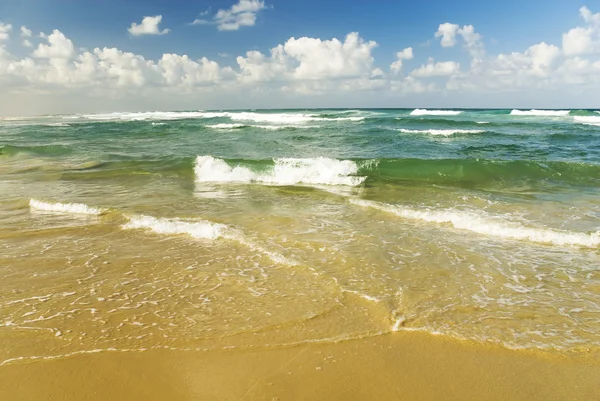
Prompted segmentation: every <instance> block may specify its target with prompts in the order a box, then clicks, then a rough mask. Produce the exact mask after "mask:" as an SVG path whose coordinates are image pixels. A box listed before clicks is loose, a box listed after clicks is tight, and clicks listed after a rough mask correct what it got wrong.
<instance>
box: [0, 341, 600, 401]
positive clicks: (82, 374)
mask: <svg viewBox="0 0 600 401" xmlns="http://www.w3.org/2000/svg"><path fill="white" fill-rule="evenodd" d="M598 372H600V356H599V355H597V354H581V353H579V354H572V353H570V354H567V353H542V352H539V351H535V352H534V351H514V350H509V349H506V348H503V347H498V346H491V345H482V344H477V343H471V342H465V341H457V340H453V339H450V338H448V337H443V336H432V335H430V334H426V333H421V332H399V333H391V334H387V335H383V336H379V337H373V338H368V339H362V340H352V341H345V342H341V343H335V344H331V343H329V344H307V345H301V346H296V347H291V348H279V349H257V350H251V351H248V350H246V351H240V350H227V351H207V352H187V351H168V350H164V351H145V352H103V353H97V354H86V355H79V356H74V357H68V358H64V359H57V360H47V361H37V362H26V363H25V362H23V363H15V364H8V365H5V366H3V367H0V399H1V400H13V401H17V400H77V401H82V400H103V401H104V400H144V401H149V400H545V401H548V400H586V401H587V400H597V399H600V375H599V374H598Z"/></svg>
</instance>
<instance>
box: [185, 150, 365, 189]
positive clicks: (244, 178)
mask: <svg viewBox="0 0 600 401" xmlns="http://www.w3.org/2000/svg"><path fill="white" fill-rule="evenodd" d="M273 162H274V164H273V165H272V166H269V167H268V168H267V169H265V170H263V171H255V170H252V169H250V168H249V167H245V166H241V165H237V166H231V165H229V164H228V163H227V162H226V161H225V160H223V159H218V158H215V157H212V156H198V157H197V158H196V166H195V168H194V172H195V175H196V181H197V182H232V183H253V182H255V183H264V184H270V185H296V184H313V185H314V184H317V185H346V186H356V185H359V184H361V183H362V182H364V180H365V179H366V177H358V176H356V174H357V173H358V169H359V167H358V165H357V164H356V163H355V162H353V161H351V160H335V159H329V158H325V157H317V158H307V159H295V158H278V159H273Z"/></svg>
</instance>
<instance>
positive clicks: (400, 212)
mask: <svg viewBox="0 0 600 401" xmlns="http://www.w3.org/2000/svg"><path fill="white" fill-rule="evenodd" d="M350 202H351V203H352V204H354V205H357V206H362V207H370V208H374V209H377V210H381V211H383V212H387V213H392V214H395V215H396V216H399V217H402V218H405V219H411V220H421V221H426V222H430V223H437V224H450V225H451V226H452V227H454V228H457V229H460V230H467V231H471V232H474V233H477V234H482V235H489V236H493V237H499V238H506V239H516V240H527V241H531V242H539V243H547V244H554V245H559V246H580V247H587V248H595V247H598V246H599V245H600V231H596V232H595V233H590V234H587V233H578V232H570V231H561V230H554V229H549V228H531V227H526V226H524V225H522V224H520V223H515V222H511V221H503V220H500V219H494V218H492V216H486V215H483V214H476V213H474V212H466V211H459V210H453V209H447V210H432V209H424V210H418V209H413V208H409V207H405V206H399V205H389V204H385V203H380V202H374V201H368V200H363V199H351V200H350Z"/></svg>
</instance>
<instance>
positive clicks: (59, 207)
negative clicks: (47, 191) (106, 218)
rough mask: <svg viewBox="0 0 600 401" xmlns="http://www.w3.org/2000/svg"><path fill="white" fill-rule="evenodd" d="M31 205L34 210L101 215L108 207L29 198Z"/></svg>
mask: <svg viewBox="0 0 600 401" xmlns="http://www.w3.org/2000/svg"><path fill="white" fill-rule="evenodd" d="M29 207H30V208H31V209H33V210H39V211H44V212H54V213H64V214H87V215H94V216H99V215H101V214H104V213H106V209H100V208H95V207H90V206H87V205H84V204H83V203H59V202H56V203H50V202H42V201H39V200H36V199H30V200H29Z"/></svg>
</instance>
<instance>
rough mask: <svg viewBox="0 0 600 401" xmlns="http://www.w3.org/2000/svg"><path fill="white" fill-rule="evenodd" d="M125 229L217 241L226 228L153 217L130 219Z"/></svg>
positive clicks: (218, 225)
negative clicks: (184, 235)
mask: <svg viewBox="0 0 600 401" xmlns="http://www.w3.org/2000/svg"><path fill="white" fill-rule="evenodd" d="M123 228H124V229H149V230H151V231H153V232H155V233H157V234H186V235H189V236H191V237H192V238H197V239H217V238H219V237H221V236H223V233H224V231H225V229H226V226H225V225H223V224H217V223H211V222H209V221H205V220H202V221H184V220H179V219H164V218H163V219H157V218H155V217H152V216H135V217H130V218H129V222H128V223H126V224H125V225H123Z"/></svg>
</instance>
